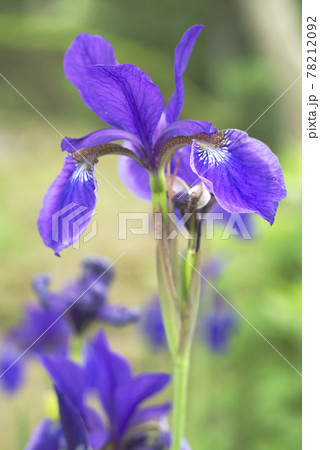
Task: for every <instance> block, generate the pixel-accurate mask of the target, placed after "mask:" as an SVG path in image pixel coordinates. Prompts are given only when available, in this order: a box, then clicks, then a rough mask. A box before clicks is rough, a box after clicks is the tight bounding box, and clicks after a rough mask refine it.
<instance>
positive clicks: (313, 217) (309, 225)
mask: <svg viewBox="0 0 320 450" xmlns="http://www.w3.org/2000/svg"><path fill="white" fill-rule="evenodd" d="M308 16H312V17H314V16H316V19H317V22H316V25H317V30H316V32H317V37H316V40H317V47H316V49H317V53H316V59H317V62H316V64H317V69H316V78H315V81H314V82H313V81H312V82H313V83H314V88H313V91H311V86H310V84H311V83H312V82H311V79H310V78H307V76H306V71H307V68H306V65H307V61H306V58H307V48H310V47H307V35H306V33H307V27H306V25H307V17H308ZM308 23H309V22H308ZM302 75H303V77H302V180H303V196H302V198H303V240H302V242H303V271H302V278H303V289H302V292H303V293H302V298H303V316H302V318H303V358H302V360H303V375H304V379H303V419H302V430H303V438H302V447H303V449H304V450H314V449H320V414H319V410H320V364H319V360H320V339H319V330H320V295H319V292H320V288H319V284H320V213H319V210H320V101H319V108H318V109H317V134H318V136H319V138H318V139H313V140H312V139H309V136H308V130H307V128H308V116H309V106H308V105H307V103H308V98H309V94H310V93H313V94H315V95H316V97H317V98H318V99H320V2H319V1H318V0H303V2H302Z"/></svg>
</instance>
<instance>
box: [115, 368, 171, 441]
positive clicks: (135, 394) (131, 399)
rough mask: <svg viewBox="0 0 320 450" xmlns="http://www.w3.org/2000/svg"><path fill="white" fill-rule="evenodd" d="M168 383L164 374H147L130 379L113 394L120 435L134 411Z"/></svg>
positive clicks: (167, 377) (166, 375)
mask: <svg viewBox="0 0 320 450" xmlns="http://www.w3.org/2000/svg"><path fill="white" fill-rule="evenodd" d="M169 382H170V375H168V374H165V373H154V374H152V373H147V374H142V375H138V376H136V377H135V378H132V380H131V381H129V382H128V383H126V384H125V385H123V386H121V389H118V390H117V391H116V393H115V407H116V415H115V423H116V424H117V429H118V434H119V436H121V435H122V433H123V432H124V430H125V428H126V426H127V424H128V421H129V420H130V417H131V415H132V414H133V412H134V411H135V409H136V408H137V407H138V406H139V404H140V403H142V402H143V401H145V400H146V399H147V398H149V397H151V396H153V395H155V394H157V393H158V392H159V391H161V390H162V389H164V387H165V386H166V385H167V384H168V383H169Z"/></svg>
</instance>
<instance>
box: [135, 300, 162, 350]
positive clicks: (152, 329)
mask: <svg viewBox="0 0 320 450" xmlns="http://www.w3.org/2000/svg"><path fill="white" fill-rule="evenodd" d="M140 328H141V331H142V333H143V335H144V336H145V337H146V339H147V341H148V342H149V343H150V344H151V346H152V348H154V349H155V350H161V349H163V348H165V347H166V346H167V339H166V332H165V329H164V324H163V318H162V312H161V305H160V301H159V297H157V296H156V297H153V298H152V299H151V300H149V301H148V302H147V304H146V306H145V308H144V310H143V314H142V318H141V322H140Z"/></svg>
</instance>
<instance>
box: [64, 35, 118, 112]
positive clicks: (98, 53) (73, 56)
mask: <svg viewBox="0 0 320 450" xmlns="http://www.w3.org/2000/svg"><path fill="white" fill-rule="evenodd" d="M94 64H106V65H113V64H117V61H116V59H115V56H114V51H113V48H112V46H111V44H109V42H108V41H106V40H105V39H104V38H103V37H101V36H97V35H90V34H86V33H81V34H79V35H78V36H77V37H76V38H75V40H74V41H73V42H72V44H71V46H70V47H69V49H68V50H67V52H66V54H65V57H64V60H63V66H64V72H65V75H66V77H67V78H68V80H69V81H71V83H72V84H73V85H74V86H75V87H76V88H77V89H78V90H79V92H80V95H81V97H82V100H83V101H84V103H85V104H86V105H87V106H89V108H91V93H90V91H89V90H88V85H87V83H86V80H85V77H84V72H85V70H86V68H87V67H89V66H92V65H94Z"/></svg>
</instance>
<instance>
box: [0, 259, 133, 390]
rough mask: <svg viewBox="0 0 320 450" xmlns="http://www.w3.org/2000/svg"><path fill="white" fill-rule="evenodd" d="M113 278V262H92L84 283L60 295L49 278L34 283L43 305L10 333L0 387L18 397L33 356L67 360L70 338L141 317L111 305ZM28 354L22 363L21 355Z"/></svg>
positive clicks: (87, 263) (72, 285)
mask: <svg viewBox="0 0 320 450" xmlns="http://www.w3.org/2000/svg"><path fill="white" fill-rule="evenodd" d="M113 278H114V270H113V268H112V264H111V263H110V261H108V260H106V259H102V258H98V257H92V258H87V259H86V260H85V261H84V262H83V265H82V273H81V275H80V277H79V278H77V279H75V280H73V281H71V282H69V283H68V284H67V285H66V286H65V288H64V289H62V290H61V291H58V292H51V291H50V290H49V281H50V278H49V276H48V275H39V276H37V277H35V278H34V280H33V286H34V289H35V291H36V293H37V296H38V298H39V301H40V305H38V306H28V307H27V308H26V311H25V316H24V318H23V320H22V322H21V323H20V324H19V325H18V326H16V327H14V328H12V329H11V330H9V331H8V333H7V335H6V336H5V338H4V343H3V346H2V350H1V353H0V370H1V374H3V373H4V372H6V373H4V375H3V376H2V377H1V382H2V386H3V388H4V389H5V390H6V391H8V392H14V391H15V390H16V389H17V388H18V387H19V386H20V385H21V383H22V381H23V378H24V362H25V360H26V359H27V358H28V357H30V356H32V355H34V354H60V355H65V354H67V352H68V350H69V344H70V338H71V337H72V335H74V334H76V333H81V332H82V331H83V330H84V329H85V328H86V327H87V326H88V325H89V324H90V323H91V322H93V321H102V322H106V323H111V324H112V325H116V326H120V325H124V324H127V323H130V322H135V321H137V320H138V319H139V317H140V311H139V309H138V308H136V307H131V308H125V307H123V306H120V305H112V304H110V303H108V301H107V299H108V289H109V284H110V283H111V281H112V280H113ZM24 353H26V355H25V356H23V358H22V359H20V357H21V355H22V354H24Z"/></svg>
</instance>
